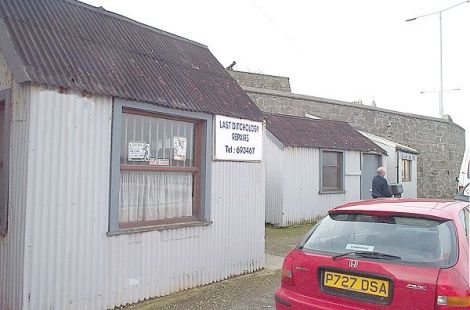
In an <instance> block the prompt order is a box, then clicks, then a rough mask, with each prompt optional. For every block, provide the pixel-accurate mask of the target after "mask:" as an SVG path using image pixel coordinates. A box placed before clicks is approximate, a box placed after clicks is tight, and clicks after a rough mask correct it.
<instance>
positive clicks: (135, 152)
mask: <svg viewBox="0 0 470 310" xmlns="http://www.w3.org/2000/svg"><path fill="white" fill-rule="evenodd" d="M127 159H128V160H129V161H149V159H150V144H148V143H144V142H129V145H128V147H127Z"/></svg>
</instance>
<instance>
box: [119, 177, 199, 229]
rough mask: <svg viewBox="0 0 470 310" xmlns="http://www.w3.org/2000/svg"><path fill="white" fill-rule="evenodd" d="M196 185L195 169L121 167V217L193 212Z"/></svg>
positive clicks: (156, 217)
mask: <svg viewBox="0 0 470 310" xmlns="http://www.w3.org/2000/svg"><path fill="white" fill-rule="evenodd" d="M192 188H193V175H192V174H191V173H186V172H138V171H126V172H124V171H121V188H120V193H119V221H120V222H121V223H125V222H137V221H153V220H163V219H169V218H175V217H182V216H191V215H192Z"/></svg>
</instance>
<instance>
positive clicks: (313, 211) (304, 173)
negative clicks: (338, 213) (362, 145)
mask: <svg viewBox="0 0 470 310" xmlns="http://www.w3.org/2000/svg"><path fill="white" fill-rule="evenodd" d="M284 150H285V151H284V164H283V221H282V225H283V226H287V225H293V224H297V223H301V222H310V221H313V220H316V219H318V218H319V217H322V216H324V215H325V214H326V213H327V211H328V210H329V209H331V208H333V207H335V206H338V205H340V204H342V203H344V202H346V201H350V200H359V197H360V152H356V151H346V152H345V171H346V173H345V174H346V176H345V189H346V193H344V194H319V190H320V151H319V149H313V148H292V147H287V148H285V149H284ZM267 199H269V198H267Z"/></svg>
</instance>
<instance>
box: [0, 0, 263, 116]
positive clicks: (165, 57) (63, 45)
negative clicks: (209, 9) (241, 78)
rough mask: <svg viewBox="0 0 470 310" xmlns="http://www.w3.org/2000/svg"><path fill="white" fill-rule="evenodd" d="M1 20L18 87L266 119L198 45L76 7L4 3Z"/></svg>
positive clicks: (53, 2) (49, 0)
mask: <svg viewBox="0 0 470 310" xmlns="http://www.w3.org/2000/svg"><path fill="white" fill-rule="evenodd" d="M0 17H1V19H2V20H1V21H0V23H1V25H0V26H1V27H0V31H3V32H4V33H2V34H1V36H0V37H1V38H3V40H0V44H1V45H0V48H1V49H2V50H4V51H6V52H5V54H6V57H7V61H8V64H9V66H10V68H11V69H12V71H13V74H14V75H15V79H16V80H17V81H18V82H37V83H40V84H47V85H54V86H62V87H66V88H72V89H78V90H86V91H88V92H91V93H96V94H103V95H110V96H114V97H119V98H123V99H130V100H135V101H144V102H149V103H153V104H156V105H160V106H164V107H170V108H177V109H183V110H188V111H195V112H206V113H210V114H221V115H227V116H232V117H240V118H247V119H252V120H262V118H263V115H262V112H261V111H260V110H259V109H258V108H257V106H256V105H255V104H254V103H253V102H252V100H251V99H250V98H249V97H248V95H247V94H246V93H245V92H244V91H243V90H242V89H241V88H240V86H239V85H238V84H237V83H236V82H235V80H234V79H233V78H232V77H231V76H230V75H229V74H228V73H227V72H226V71H225V69H224V68H223V66H222V65H221V64H220V63H219V62H218V61H217V59H216V58H215V57H214V56H213V55H212V53H211V52H210V51H209V49H208V48H207V47H206V46H204V45H201V44H199V43H195V42H192V41H190V40H187V39H184V38H181V37H178V36H176V35H172V34H169V33H167V32H164V31H161V30H158V29H155V28H152V27H149V26H146V25H143V24H140V23H138V22H135V21H133V20H130V19H128V18H125V17H123V16H120V15H118V14H114V13H111V12H108V11H106V10H104V9H102V8H95V7H92V6H89V5H86V4H83V3H81V2H78V1H74V0H21V1H17V0H1V1H0ZM5 31H6V33H5Z"/></svg>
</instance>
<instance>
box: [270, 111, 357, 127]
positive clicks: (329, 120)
mask: <svg viewBox="0 0 470 310" xmlns="http://www.w3.org/2000/svg"><path fill="white" fill-rule="evenodd" d="M263 113H264V114H265V116H269V115H271V116H281V117H292V118H298V119H304V120H309V121H323V122H332V123H342V124H348V125H349V126H351V124H349V123H348V122H345V121H338V120H334V119H328V118H310V117H307V116H299V115H290V114H282V113H274V112H263ZM351 127H352V126H351ZM353 128H354V127H353Z"/></svg>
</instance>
